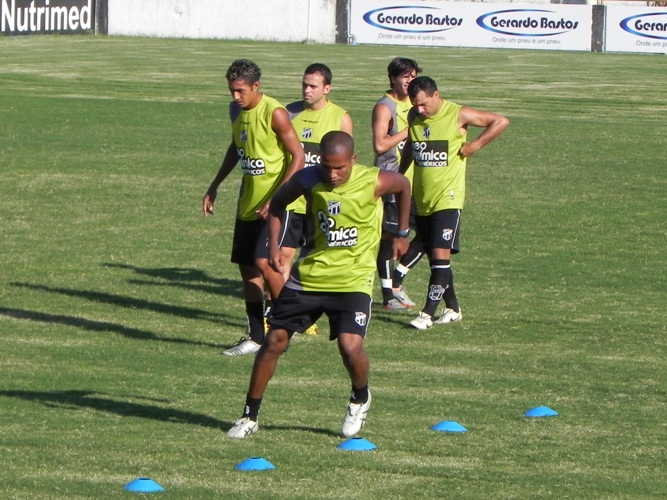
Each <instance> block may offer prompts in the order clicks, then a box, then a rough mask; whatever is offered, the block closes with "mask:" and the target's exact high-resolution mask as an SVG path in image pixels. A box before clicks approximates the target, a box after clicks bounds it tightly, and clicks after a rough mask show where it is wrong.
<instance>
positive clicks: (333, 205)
mask: <svg viewBox="0 0 667 500" xmlns="http://www.w3.org/2000/svg"><path fill="white" fill-rule="evenodd" d="M327 212H329V215H340V212H341V209H340V201H328V202H327Z"/></svg>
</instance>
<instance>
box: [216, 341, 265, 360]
mask: <svg viewBox="0 0 667 500" xmlns="http://www.w3.org/2000/svg"><path fill="white" fill-rule="evenodd" d="M260 347H262V346H261V345H260V344H258V343H257V342H255V341H253V340H250V339H249V338H246V337H241V339H240V340H239V341H238V342H237V343H236V344H234V346H233V347H230V348H229V349H227V350H226V351H222V354H224V355H225V356H243V355H244V354H255V353H256V352H257V351H259V348H260Z"/></svg>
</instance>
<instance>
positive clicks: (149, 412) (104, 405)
mask: <svg viewBox="0 0 667 500" xmlns="http://www.w3.org/2000/svg"><path fill="white" fill-rule="evenodd" d="M3 396H4V397H6V398H15V399H22V400H24V401H33V402H38V403H41V404H43V405H45V406H48V407H50V408H61V409H70V410H71V409H76V408H90V409H93V410H96V411H99V412H103V413H111V414H114V415H120V416H122V417H137V418H145V419H149V420H157V421H160V422H171V423H175V424H189V425H201V426H202V427H209V428H213V429H220V430H224V431H225V432H226V431H227V430H229V429H230V428H231V427H232V425H233V422H229V421H225V420H218V419H217V418H213V417H210V416H208V415H203V414H201V413H194V412H190V411H184V410H177V409H173V408H164V407H162V406H155V405H151V404H146V403H134V402H130V401H120V400H118V399H113V396H111V395H110V394H107V393H104V392H95V391H84V390H69V391H53V392H41V391H0V397H3ZM116 397H118V396H116ZM120 397H122V398H128V399H142V400H145V401H154V402H165V403H166V402H168V400H164V399H156V398H145V397H142V396H126V395H123V396H120ZM262 429H265V430H283V431H305V432H312V433H315V434H324V435H328V436H339V434H337V433H336V432H333V431H332V430H330V429H321V428H316V427H305V426H288V425H262Z"/></svg>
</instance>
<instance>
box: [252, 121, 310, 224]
mask: <svg viewBox="0 0 667 500" xmlns="http://www.w3.org/2000/svg"><path fill="white" fill-rule="evenodd" d="M271 128H272V129H273V131H274V132H275V133H276V135H277V136H278V139H279V140H280V142H282V143H283V145H284V146H285V149H286V150H287V152H288V153H289V154H290V158H291V159H290V162H289V165H287V169H286V170H285V174H284V175H283V178H282V183H283V184H284V183H285V182H287V181H288V180H289V178H290V177H292V175H293V174H294V172H296V171H298V170H301V169H302V168H303V166H304V165H305V163H306V155H305V153H304V152H303V147H302V146H301V143H300V142H299V138H298V137H297V135H296V132H295V131H294V127H293V126H292V122H291V121H290V119H289V114H288V113H287V111H286V110H285V109H283V108H277V109H275V110H274V111H273V114H272V115H271ZM268 213H269V201H267V202H266V203H265V204H264V206H263V207H262V208H260V209H259V210H258V211H257V214H258V215H259V216H260V217H261V218H266V217H267V215H268Z"/></svg>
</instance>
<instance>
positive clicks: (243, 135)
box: [241, 130, 248, 142]
mask: <svg viewBox="0 0 667 500" xmlns="http://www.w3.org/2000/svg"><path fill="white" fill-rule="evenodd" d="M241 142H248V131H247V130H241Z"/></svg>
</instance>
